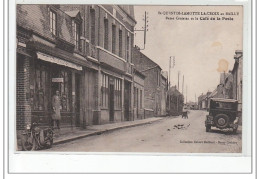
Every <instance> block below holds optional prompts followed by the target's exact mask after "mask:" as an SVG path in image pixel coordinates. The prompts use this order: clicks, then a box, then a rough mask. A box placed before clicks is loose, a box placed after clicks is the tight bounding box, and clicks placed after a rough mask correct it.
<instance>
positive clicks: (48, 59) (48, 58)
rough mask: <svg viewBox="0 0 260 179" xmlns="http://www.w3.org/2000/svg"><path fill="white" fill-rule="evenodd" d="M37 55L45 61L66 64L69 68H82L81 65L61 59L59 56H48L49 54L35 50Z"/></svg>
mask: <svg viewBox="0 0 260 179" xmlns="http://www.w3.org/2000/svg"><path fill="white" fill-rule="evenodd" d="M37 57H38V58H39V59H41V60H44V61H47V62H51V63H56V64H58V65H63V66H67V67H70V68H73V69H76V70H82V66H80V65H76V64H74V63H70V62H67V61H65V60H62V59H60V58H56V57H53V56H49V55H46V54H44V53H41V52H37Z"/></svg>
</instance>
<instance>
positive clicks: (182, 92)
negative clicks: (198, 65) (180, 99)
mask: <svg viewBox="0 0 260 179" xmlns="http://www.w3.org/2000/svg"><path fill="white" fill-rule="evenodd" d="M183 85H184V75H183V78H182V95H183Z"/></svg>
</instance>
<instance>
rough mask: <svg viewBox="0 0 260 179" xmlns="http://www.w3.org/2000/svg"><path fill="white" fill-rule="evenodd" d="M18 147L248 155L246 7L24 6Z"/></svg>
mask: <svg viewBox="0 0 260 179" xmlns="http://www.w3.org/2000/svg"><path fill="white" fill-rule="evenodd" d="M16 17H17V19H16V28H17V29H16V32H17V34H16V42H17V43H16V44H17V46H16V126H15V127H16V131H15V132H16V142H17V145H16V150H17V151H35V152H43V151H44V152H152V153H242V131H243V130H242V124H243V120H247V119H242V111H243V110H242V99H243V98H242V94H243V42H242V40H243V7H242V6H148V5H146V6H137V5H136V6H135V5H98V4H93V5H90V4H75V5H73V4H69V5H68V4H17V6H16Z"/></svg>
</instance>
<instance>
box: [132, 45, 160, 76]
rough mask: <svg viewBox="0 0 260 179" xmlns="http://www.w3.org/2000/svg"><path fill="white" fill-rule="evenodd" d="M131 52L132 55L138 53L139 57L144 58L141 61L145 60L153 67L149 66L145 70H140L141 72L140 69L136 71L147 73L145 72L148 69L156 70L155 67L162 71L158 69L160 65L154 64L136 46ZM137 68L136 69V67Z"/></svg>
mask: <svg viewBox="0 0 260 179" xmlns="http://www.w3.org/2000/svg"><path fill="white" fill-rule="evenodd" d="M133 51H134V53H138V54H139V55H141V56H143V57H145V58H142V59H143V60H146V61H149V62H150V63H151V65H153V66H150V67H149V68H147V69H142V70H141V69H138V70H140V71H141V72H143V71H147V70H150V69H153V68H156V67H158V68H159V69H160V70H162V68H161V67H160V65H158V64H157V63H155V62H154V61H153V60H152V59H151V58H149V57H148V56H146V55H145V54H143V53H142V52H141V51H140V49H139V48H138V47H137V46H135V47H134V48H133ZM139 59H140V58H139ZM133 63H134V61H133ZM137 68H138V67H137Z"/></svg>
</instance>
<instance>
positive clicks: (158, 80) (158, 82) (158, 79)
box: [157, 70, 161, 86]
mask: <svg viewBox="0 0 260 179" xmlns="http://www.w3.org/2000/svg"><path fill="white" fill-rule="evenodd" d="M160 78H161V73H160V71H159V70H158V72H157V85H158V86H160V82H161V81H160Z"/></svg>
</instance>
